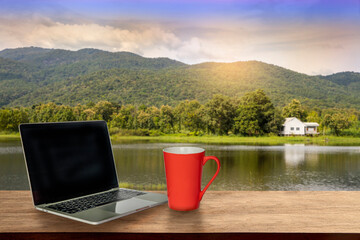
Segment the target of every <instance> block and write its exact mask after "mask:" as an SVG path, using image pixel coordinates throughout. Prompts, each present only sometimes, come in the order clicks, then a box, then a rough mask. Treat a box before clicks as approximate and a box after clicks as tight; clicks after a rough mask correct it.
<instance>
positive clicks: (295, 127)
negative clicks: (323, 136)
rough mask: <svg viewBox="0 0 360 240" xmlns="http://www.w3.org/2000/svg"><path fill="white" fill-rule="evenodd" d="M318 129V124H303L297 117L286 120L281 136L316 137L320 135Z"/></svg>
mask: <svg viewBox="0 0 360 240" xmlns="http://www.w3.org/2000/svg"><path fill="white" fill-rule="evenodd" d="M318 127H319V124H318V123H316V122H302V121H300V120H299V119H297V118H296V117H291V118H285V122H284V124H283V125H282V127H281V131H280V135H284V136H289V135H315V134H318V131H317V128H318Z"/></svg>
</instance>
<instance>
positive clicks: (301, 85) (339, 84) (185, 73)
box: [0, 47, 360, 109]
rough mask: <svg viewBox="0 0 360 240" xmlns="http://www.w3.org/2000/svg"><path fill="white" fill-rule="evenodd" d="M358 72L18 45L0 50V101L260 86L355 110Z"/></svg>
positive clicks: (279, 100)
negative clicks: (310, 70)
mask: <svg viewBox="0 0 360 240" xmlns="http://www.w3.org/2000/svg"><path fill="white" fill-rule="evenodd" d="M359 76H360V73H350V72H346V73H337V74H333V75H329V76H309V75H306V74H301V73H297V72H294V71H291V70H288V69H285V68H282V67H279V66H275V65H272V64H267V63H263V62H258V61H247V62H234V63H201V64H195V65H187V64H184V63H181V62H178V61H175V60H171V59H168V58H144V57H141V56H139V55H136V54H133V53H129V52H116V53H111V52H106V51H102V50H97V49H82V50H79V51H68V50H60V49H43V48H35V47H31V48H17V49H6V50H3V51H0V107H1V106H31V105H33V104H37V103H40V102H49V101H53V102H56V103H62V104H71V105H75V104H77V103H82V104H84V103H87V102H89V101H93V102H97V101H100V100H108V101H114V102H121V103H122V104H128V103H131V104H146V105H156V106H160V105H162V104H170V105H175V104H177V103H178V102H179V101H182V100H185V99H198V100H199V101H200V102H202V103H204V102H206V101H207V100H208V99H210V98H211V97H212V96H213V95H214V94H218V93H220V94H223V95H228V96H231V97H240V96H242V95H244V94H245V93H246V92H249V91H253V90H255V89H258V88H262V89H264V90H265V92H266V93H267V94H268V95H269V96H270V98H271V99H272V101H273V102H274V103H275V105H277V106H284V105H285V104H287V103H288V102H289V101H290V100H291V99H293V98H297V99H299V100H301V101H302V102H303V103H304V104H305V105H308V106H309V107H315V106H318V107H322V108H326V107H345V108H351V107H354V108H357V109H360V96H359V94H358V92H359V90H360V80H359V79H360V78H359Z"/></svg>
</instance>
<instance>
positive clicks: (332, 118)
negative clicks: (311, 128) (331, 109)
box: [322, 113, 351, 136]
mask: <svg viewBox="0 0 360 240" xmlns="http://www.w3.org/2000/svg"><path fill="white" fill-rule="evenodd" d="M322 124H323V125H324V126H325V127H329V128H331V130H333V131H334V133H335V135H336V136H339V135H340V133H341V132H342V131H343V130H345V129H348V128H349V127H350V125H351V123H350V121H349V118H348V116H346V115H345V114H342V113H335V114H332V115H330V114H326V115H325V116H324V118H323V121H322Z"/></svg>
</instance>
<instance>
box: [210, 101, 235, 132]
mask: <svg viewBox="0 0 360 240" xmlns="http://www.w3.org/2000/svg"><path fill="white" fill-rule="evenodd" d="M205 110H206V114H207V115H208V116H209V122H208V127H209V128H210V130H211V131H212V132H214V133H217V134H220V135H224V134H228V132H229V131H230V130H231V128H232V127H233V124H234V117H235V114H236V104H235V101H234V100H232V99H230V98H229V97H227V96H223V95H219V94H218V95H214V97H213V98H212V99H211V100H210V101H209V102H208V103H207V104H206V105H205Z"/></svg>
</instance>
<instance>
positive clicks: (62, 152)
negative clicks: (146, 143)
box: [19, 121, 167, 225]
mask: <svg viewBox="0 0 360 240" xmlns="http://www.w3.org/2000/svg"><path fill="white" fill-rule="evenodd" d="M19 128H20V135H21V142H22V146H23V152H24V158H25V162H26V168H27V173H28V178H29V183H30V189H31V191H32V196H33V202H34V205H35V208H36V209H38V210H40V211H44V212H48V213H52V214H55V215H58V216H62V217H66V218H70V219H73V220H77V221H80V222H84V223H88V224H93V225H97V224H101V223H104V222H107V221H110V220H113V219H116V218H120V217H123V216H126V215H129V214H132V213H136V212H139V211H142V210H145V209H147V208H150V207H154V206H157V205H160V204H163V203H166V202H167V197H166V195H163V194H157V193H150V192H143V191H137V190H131V189H124V188H119V185H118V177H117V173H116V168H115V163H114V157H113V152H112V147H111V142H110V137H109V133H108V129H107V125H106V122H105V121H84V122H60V123H32V124H21V125H20V126H19ZM114 195H116V198H117V199H116V200H114V201H112V202H108V203H105V204H100V205H96V204H95V206H92V204H90V205H91V206H90V205H89V203H86V204H83V202H84V201H85V200H87V199H94V198H95V199H100V200H101V199H103V198H104V196H114ZM129 196H130V197H129ZM74 203H76V204H74ZM69 204H70V205H69ZM71 204H72V205H71ZM81 204H83V205H81ZM62 206H67V207H66V210H63V209H64V208H63V207H62ZM68 206H75V207H71V208H69V207H68ZM89 206H90V207H89ZM74 209H75V210H74ZM76 209H77V210H76ZM79 209H84V210H79Z"/></svg>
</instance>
